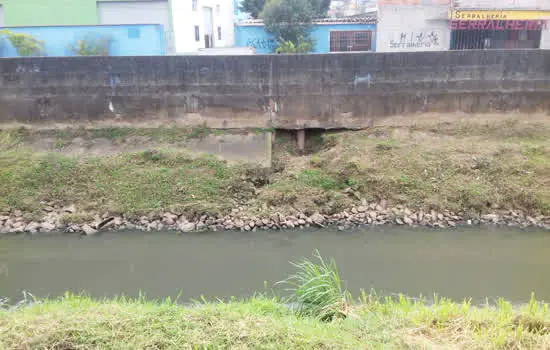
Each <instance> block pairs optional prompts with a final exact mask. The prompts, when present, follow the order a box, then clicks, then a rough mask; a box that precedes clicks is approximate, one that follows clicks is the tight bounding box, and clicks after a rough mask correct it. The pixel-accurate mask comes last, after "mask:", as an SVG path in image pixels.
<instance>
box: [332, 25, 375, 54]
mask: <svg viewBox="0 0 550 350" xmlns="http://www.w3.org/2000/svg"><path fill="white" fill-rule="evenodd" d="M371 50H372V31H370V30H360V31H352V30H346V31H331V32H330V52H347V51H371Z"/></svg>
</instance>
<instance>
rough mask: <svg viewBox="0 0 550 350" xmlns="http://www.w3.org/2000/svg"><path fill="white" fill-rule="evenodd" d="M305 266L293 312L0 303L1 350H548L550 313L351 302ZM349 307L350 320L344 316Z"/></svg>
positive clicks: (401, 299)
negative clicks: (11, 306) (444, 349)
mask: <svg viewBox="0 0 550 350" xmlns="http://www.w3.org/2000/svg"><path fill="white" fill-rule="evenodd" d="M316 257H317V259H318V260H319V263H314V262H311V261H309V260H302V261H301V262H299V263H296V264H294V266H295V267H296V268H297V273H296V274H295V275H293V276H291V277H290V278H289V280H288V281H287V282H291V283H292V284H293V285H294V286H295V289H294V290H293V291H294V293H295V298H293V299H291V301H294V302H300V303H303V305H302V306H301V307H299V308H297V309H295V310H293V309H292V308H289V307H286V306H285V305H284V304H283V302H285V301H286V300H279V299H277V298H269V297H266V296H255V297H251V298H247V299H242V300H236V299H230V300H229V301H219V300H218V301H215V302H208V301H206V300H205V299H202V301H201V302H196V303H194V304H193V305H191V306H181V305H178V304H177V303H176V302H174V301H173V300H170V299H167V300H164V301H147V300H145V299H144V298H143V297H141V298H138V299H128V298H123V297H120V298H114V299H104V300H94V299H91V298H89V297H86V296H75V295H71V294H66V295H65V296H64V297H62V298H59V299H55V300H52V299H50V300H42V301H39V303H34V304H32V305H30V306H23V307H18V308H16V309H11V310H10V309H9V308H2V307H1V306H2V305H1V304H0V348H5V349H27V348H33V349H153V348H154V349H183V348H198V349H217V348H231V349H244V348H247V349H249V348H253V349H256V348H261V349H264V348H265V349H273V348H275V349H319V348H320V349H372V348H403V349H405V348H406V349H408V348H413V349H416V348H418V349H425V348H461V349H523V348H526V349H547V348H549V347H550V312H549V309H548V304H546V303H543V302H539V301H536V299H535V298H534V295H532V296H531V300H530V302H529V303H528V304H526V305H522V306H520V307H514V306H512V305H511V304H510V303H509V302H506V301H504V300H502V299H499V300H498V301H497V302H496V303H495V304H493V305H489V304H487V305H485V306H477V307H476V306H472V305H471V304H470V302H469V301H463V302H461V303H456V302H453V301H451V300H449V299H445V298H439V297H438V296H435V297H434V299H433V301H432V302H430V303H428V302H427V301H425V300H424V299H415V300H413V299H410V298H407V297H405V296H403V295H400V296H398V297H397V298H392V297H385V298H379V297H378V296H377V295H376V294H375V293H374V292H371V293H370V294H368V295H367V294H366V293H364V292H363V293H362V295H361V297H360V298H359V299H358V300H356V301H355V302H354V301H353V300H352V299H351V297H350V296H349V293H347V292H345V291H343V290H342V288H341V282H340V276H339V273H338V269H337V267H336V264H335V263H334V261H333V260H331V261H330V262H329V263H327V262H325V261H324V260H323V259H322V258H321V257H320V255H319V253H318V252H317V254H316ZM342 305H345V311H343V309H342Z"/></svg>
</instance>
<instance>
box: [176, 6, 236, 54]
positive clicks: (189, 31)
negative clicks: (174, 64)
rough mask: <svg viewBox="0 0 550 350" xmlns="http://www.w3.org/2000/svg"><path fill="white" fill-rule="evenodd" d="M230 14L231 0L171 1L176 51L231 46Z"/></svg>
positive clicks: (232, 35)
mask: <svg viewBox="0 0 550 350" xmlns="http://www.w3.org/2000/svg"><path fill="white" fill-rule="evenodd" d="M234 15H235V3H234V2H233V0H172V16H173V28H174V45H175V51H176V53H177V54H193V53H197V52H198V51H199V50H200V49H205V48H223V47H232V46H233V44H234Z"/></svg>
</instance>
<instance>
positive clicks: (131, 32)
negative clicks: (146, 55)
mask: <svg viewBox="0 0 550 350" xmlns="http://www.w3.org/2000/svg"><path fill="white" fill-rule="evenodd" d="M140 36H141V30H140V29H139V27H130V28H128V38H129V39H139V38H140Z"/></svg>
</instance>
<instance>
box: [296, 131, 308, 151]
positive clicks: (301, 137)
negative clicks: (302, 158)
mask: <svg viewBox="0 0 550 350" xmlns="http://www.w3.org/2000/svg"><path fill="white" fill-rule="evenodd" d="M296 138H297V141H298V149H299V150H300V151H301V150H303V149H304V148H305V147H306V131H305V129H301V130H298V131H297V132H296Z"/></svg>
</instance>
